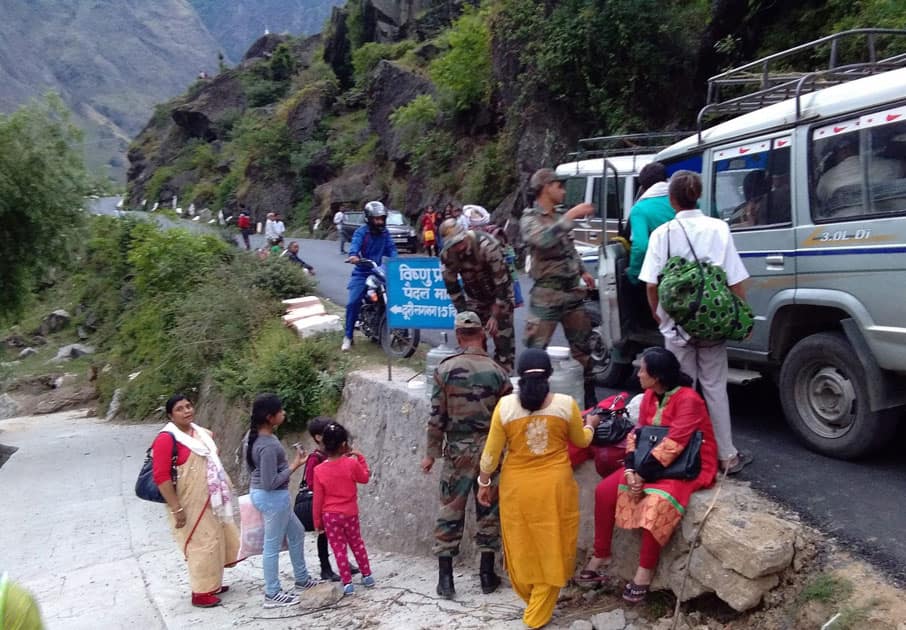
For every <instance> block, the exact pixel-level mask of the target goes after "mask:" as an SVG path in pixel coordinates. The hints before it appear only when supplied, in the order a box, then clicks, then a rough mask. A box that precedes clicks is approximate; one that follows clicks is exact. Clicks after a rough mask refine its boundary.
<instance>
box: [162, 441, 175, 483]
mask: <svg viewBox="0 0 906 630" xmlns="http://www.w3.org/2000/svg"><path fill="white" fill-rule="evenodd" d="M163 433H166V434H167V435H169V436H170V439H171V440H173V455H172V456H171V458H170V481H172V482H173V485H174V486H176V460H178V459H179V446H178V445H177V442H176V436H175V435H173V434H172V433H170V432H169V431H163Z"/></svg>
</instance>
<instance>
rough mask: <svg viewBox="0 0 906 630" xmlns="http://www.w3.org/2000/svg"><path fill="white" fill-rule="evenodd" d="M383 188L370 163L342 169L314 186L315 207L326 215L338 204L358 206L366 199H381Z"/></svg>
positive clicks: (321, 214) (322, 214) (322, 215)
mask: <svg viewBox="0 0 906 630" xmlns="http://www.w3.org/2000/svg"><path fill="white" fill-rule="evenodd" d="M383 198H384V190H383V189H382V188H381V185H380V181H379V179H378V178H377V176H376V173H375V171H374V165H373V164H372V163H367V164H359V165H355V166H351V167H349V168H346V169H343V172H342V173H340V175H339V176H337V177H335V178H334V179H332V180H330V181H329V182H327V183H325V184H321V185H320V186H318V187H317V188H315V207H316V208H317V209H318V212H319V216H321V217H327V216H329V213H330V211H331V210H333V209H335V208H337V207H339V206H340V205H347V206H352V207H360V206H361V205H362V202H363V201H365V200H366V199H368V200H370V199H383Z"/></svg>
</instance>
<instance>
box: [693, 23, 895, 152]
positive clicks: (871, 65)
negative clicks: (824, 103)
mask: <svg viewBox="0 0 906 630" xmlns="http://www.w3.org/2000/svg"><path fill="white" fill-rule="evenodd" d="M879 37H882V38H886V39H893V40H896V43H897V44H899V45H900V48H901V49H902V50H903V52H901V53H899V54H895V55H891V56H888V57H885V58H883V59H878V50H877V49H878V38H879ZM862 38H864V40H865V41H864V46H865V47H864V49H863V50H862V52H863V53H867V59H868V60H867V61H860V62H858V63H850V64H845V65H841V64H840V63H839V61H840V52H841V48H842V47H848V48H847V50H851V49H853V48H854V47H856V45H857V44H859V43H860V42H859V40H860V39H862ZM825 47H828V48H829V51H828V54H827V64H826V67H824V68H820V69H817V70H816V69H811V70H808V71H797V70H791V69H790V68H789V65H790V62H791V61H793V59H792V58H793V57H794V56H796V55H803V54H805V55H808V54H809V53H811V55H812V57H813V58H816V57H818V56H819V55H822V54H823V52H824V51H823V50H822V49H823V48H825ZM904 67H906V30H903V29H889V28H859V29H853V30H849V31H841V32H839V33H834V34H833V35H828V36H826V37H822V38H820V39H816V40H814V41H811V42H808V43H806V44H800V45H799V46H795V47H794V48H790V49H788V50H783V51H781V52H778V53H774V54H772V55H768V56H767V57H763V58H761V59H757V60H755V61H752V62H750V63H747V64H744V65H742V66H739V67H738V68H733V69H731V70H727V71H726V72H722V73H720V74H717V75H715V76H713V77H711V78H710V79H708V101H707V104H706V105H705V106H704V107H703V108H702V109H701V111H699V113H698V141H699V142H701V139H702V131H703V130H704V124H705V121H706V120H707V119H711V118H716V117H721V116H727V115H740V114H745V113H748V112H752V111H755V110H758V109H761V108H763V107H767V106H768V105H773V104H775V103H780V102H782V101H786V100H789V99H791V98H795V99H796V118H797V120H798V119H799V118H800V117H801V112H802V110H801V106H800V102H799V99H800V97H801V96H802V95H803V94H808V93H809V92H814V91H816V90H822V89H824V88H827V87H830V86H832V85H839V84H841V83H846V82H847V81H854V80H856V79H861V78H863V77H866V76H869V75H872V74H878V73H880V72H887V71H888V70H895V69H897V68H904ZM740 92H742V94H740Z"/></svg>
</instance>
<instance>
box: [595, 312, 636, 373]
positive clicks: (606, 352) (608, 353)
mask: <svg viewBox="0 0 906 630" xmlns="http://www.w3.org/2000/svg"><path fill="white" fill-rule="evenodd" d="M585 312H586V313H587V314H588V318H589V319H590V320H591V327H592V331H591V337H590V338H589V340H588V345H589V346H590V350H591V361H592V374H593V375H594V379H595V384H596V385H598V386H599V387H611V388H619V387H624V386H625V385H626V382H627V381H628V380H629V379H630V378H631V377H632V370H633V366H632V364H631V363H617V362H616V361H614V360H613V349H612V348H607V347H605V346H604V340H603V339H602V338H601V334H600V333H599V332H598V327H599V326H600V325H601V313H600V311H599V310H598V303H597V302H596V301H595V302H587V303H586V305H585Z"/></svg>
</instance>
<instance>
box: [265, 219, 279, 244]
mask: <svg viewBox="0 0 906 630" xmlns="http://www.w3.org/2000/svg"><path fill="white" fill-rule="evenodd" d="M276 218H277V215H276V214H274V213H273V212H268V213H267V220H266V221H265V222H264V238H265V239H267V243H268V245H273V244H274V243H276V242H277V239H278V237H279V236H280V234H279V233H278V232H277V220H276Z"/></svg>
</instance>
